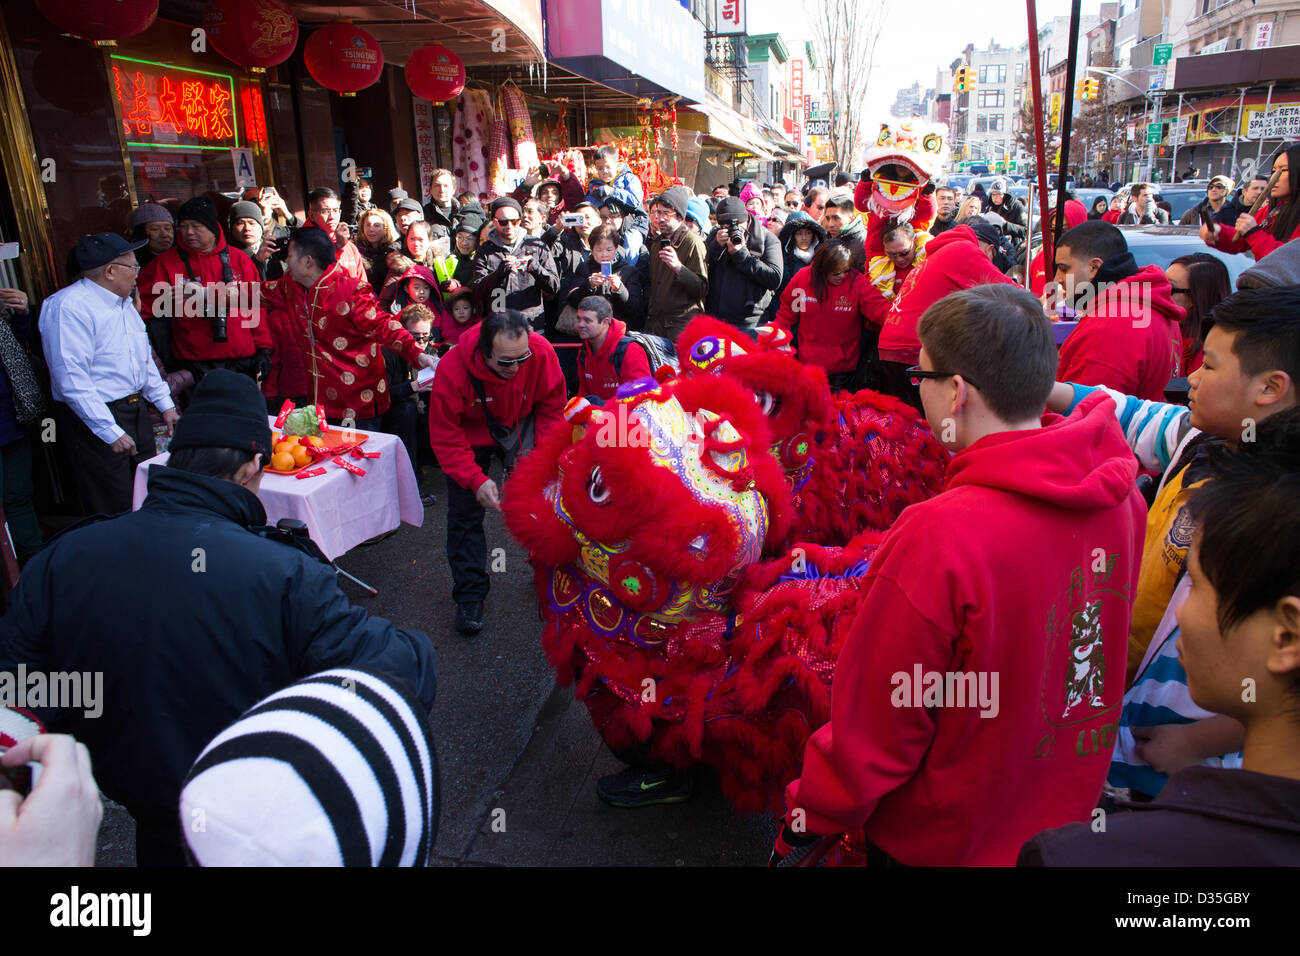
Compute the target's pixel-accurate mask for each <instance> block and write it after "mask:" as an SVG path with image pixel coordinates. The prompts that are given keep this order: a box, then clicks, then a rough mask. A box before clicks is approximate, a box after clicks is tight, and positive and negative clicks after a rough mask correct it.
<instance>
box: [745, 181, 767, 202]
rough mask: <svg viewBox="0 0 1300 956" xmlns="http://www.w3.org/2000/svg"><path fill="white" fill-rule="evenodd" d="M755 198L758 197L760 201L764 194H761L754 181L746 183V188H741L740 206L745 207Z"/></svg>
mask: <svg viewBox="0 0 1300 956" xmlns="http://www.w3.org/2000/svg"><path fill="white" fill-rule="evenodd" d="M755 196H757V197H758V198H760V199H762V198H763V194H762V193H761V192H759V189H758V187H757V186H755V185H754V183H753V182H752V181H751V182H747V183H745V185H744V187H743V188H741V190H740V204H741V205H742V206H743V205H744V204H745V203H747V202H749V201H750V200H751V199H753V198H754V197H755Z"/></svg>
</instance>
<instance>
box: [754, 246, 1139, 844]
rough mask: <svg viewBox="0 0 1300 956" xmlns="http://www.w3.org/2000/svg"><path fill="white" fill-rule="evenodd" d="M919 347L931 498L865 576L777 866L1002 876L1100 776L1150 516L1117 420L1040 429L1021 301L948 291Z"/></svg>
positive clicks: (1093, 792) (1050, 358) (1001, 294)
mask: <svg viewBox="0 0 1300 956" xmlns="http://www.w3.org/2000/svg"><path fill="white" fill-rule="evenodd" d="M953 231H955V230H949V231H948V232H946V233H944V235H943V237H941V238H944V239H946V238H947V237H948V236H950V235H951V234H952V232H953ZM935 241H936V242H937V241H940V240H935ZM933 261H934V260H930V262H931V263H933ZM917 332H918V335H919V338H920V343H921V351H920V365H919V366H916V367H913V368H912V369H910V370H909V372H910V375H911V377H912V378H913V379H914V380H915V381H917V382H918V383H919V388H920V392H921V401H922V404H923V405H924V407H925V415H926V418H927V419H928V421H929V423H930V427H931V428H932V429H933V430H934V434H935V435H936V436H937V437H938V438H939V440H940V441H941V442H942V443H943V444H944V445H945V446H946V447H948V448H949V449H950V450H952V451H953V452H954V455H953V458H952V460H951V462H950V463H949V465H948V481H947V486H946V487H945V489H944V491H943V493H942V494H940V495H938V496H937V497H935V498H932V499H930V500H929V501H923V502H920V503H919V504H914V505H912V506H910V507H909V508H908V509H907V510H906V511H904V512H903V514H902V516H901V517H900V518H899V519H898V520H897V521H896V522H895V523H894V525H893V526H892V527H891V528H890V529H889V530H888V531H887V532H885V535H884V537H883V539H882V541H881V543H880V546H879V548H878V550H877V551H876V552H875V554H874V555H873V557H872V559H871V566H870V569H869V570H868V571H867V578H868V580H869V582H870V583H869V587H868V588H867V589H866V591H865V597H864V599H863V601H862V604H861V606H860V607H859V610H858V615H857V619H856V622H855V624H854V626H853V629H852V631H851V632H850V634H849V636H848V638H847V639H846V640H845V643H844V647H843V649H842V651H841V652H840V656H839V663H838V664H837V666H836V670H835V679H834V683H833V685H832V689H831V719H830V722H829V723H827V724H826V725H824V726H823V727H821V728H820V729H819V730H817V731H816V732H815V733H814V734H813V735H812V737H811V738H809V740H808V744H807V747H806V748H805V751H804V761H803V769H802V774H801V776H800V778H799V779H798V780H796V781H795V782H794V783H792V784H790V786H789V787H788V788H787V789H786V807H787V817H786V827H785V830H784V831H783V833H782V835H781V838H780V840H779V841H778V843H777V847H776V850H775V852H774V856H775V857H783V856H785V855H788V854H787V848H792V847H794V846H798V845H804V844H807V843H808V842H809V837H810V835H812V834H821V835H829V834H837V833H840V832H842V831H856V830H858V829H862V830H863V831H864V832H865V836H866V839H867V841H868V845H867V848H866V849H867V859H868V862H869V863H871V864H888V863H890V862H897V863H902V864H907V865H912V866H919V865H939V866H955V865H1009V864H1011V863H1012V862H1013V861H1014V860H1015V859H1016V854H1017V853H1018V852H1019V851H1020V847H1021V846H1022V845H1023V844H1024V842H1025V840H1026V839H1028V838H1029V837H1030V836H1032V835H1033V834H1034V833H1037V832H1039V830H1041V829H1043V828H1044V827H1045V826H1049V825H1053V824H1046V823H1044V822H1042V821H1047V820H1055V821H1058V822H1057V823H1056V824H1054V825H1056V826H1059V825H1061V824H1062V823H1065V822H1067V821H1071V820H1086V819H1088V818H1089V815H1090V814H1091V812H1092V810H1093V808H1094V807H1095V806H1096V803H1097V799H1098V797H1099V796H1100V794H1101V788H1102V783H1103V781H1104V780H1105V777H1106V769H1107V767H1108V765H1109V760H1110V748H1109V746H1103V745H1102V744H1101V741H1102V740H1104V739H1105V738H1106V735H1107V733H1109V732H1112V730H1113V722H1114V720H1115V719H1116V717H1117V716H1118V713H1119V704H1120V696H1121V686H1120V682H1119V680H1118V679H1117V672H1118V670H1119V668H1120V667H1121V666H1122V662H1123V660H1124V642H1125V638H1124V634H1125V632H1126V631H1127V628H1128V624H1129V615H1130V613H1131V610H1132V607H1131V604H1130V602H1129V598H1128V596H1127V595H1128V594H1129V593H1131V592H1132V589H1133V587H1134V586H1135V585H1136V583H1137V576H1138V558H1139V555H1140V553H1141V543H1142V527H1143V521H1144V513H1145V507H1144V503H1143V501H1142V496H1141V495H1140V494H1139V493H1138V491H1137V488H1136V486H1135V484H1134V479H1135V478H1136V477H1137V463H1136V462H1135V461H1134V460H1133V455H1132V453H1131V452H1130V451H1129V449H1128V447H1127V446H1126V445H1125V443H1124V436H1123V434H1122V433H1121V431H1120V429H1119V427H1118V425H1117V424H1116V422H1115V412H1114V408H1113V405H1114V403H1113V402H1112V400H1111V399H1110V398H1109V397H1108V396H1104V395H1096V396H1093V397H1092V398H1090V399H1087V400H1086V401H1084V402H1083V403H1081V405H1080V407H1079V408H1078V409H1077V410H1076V411H1075V413H1074V414H1072V415H1071V416H1069V417H1068V418H1062V417H1060V416H1056V415H1046V416H1045V415H1044V413H1043V406H1044V402H1045V400H1046V398H1047V395H1048V393H1049V392H1050V391H1051V389H1052V379H1053V377H1054V373H1055V369H1056V346H1055V343H1054V341H1053V338H1052V330H1051V324H1050V323H1049V322H1048V320H1047V316H1046V315H1044V313H1043V308H1042V305H1041V304H1040V303H1039V301H1038V299H1037V298H1036V297H1035V296H1034V295H1033V294H1031V293H1030V292H1027V291H1026V290H1024V289H1019V288H1016V287H1015V286H1011V285H1005V284H993V285H982V286H977V287H976V288H973V289H968V290H965V291H958V292H953V293H951V294H949V295H947V296H946V297H944V298H942V299H941V300H940V301H938V302H936V303H935V304H934V305H932V306H930V308H928V309H927V310H926V311H925V313H924V315H922V316H921V320H920V323H919V325H918V326H917ZM1031 543H1035V544H1031ZM936 687H937V688H938V693H937V694H936V693H935V688H936ZM981 688H982V689H981ZM801 830H802V832H801ZM814 839H815V838H814Z"/></svg>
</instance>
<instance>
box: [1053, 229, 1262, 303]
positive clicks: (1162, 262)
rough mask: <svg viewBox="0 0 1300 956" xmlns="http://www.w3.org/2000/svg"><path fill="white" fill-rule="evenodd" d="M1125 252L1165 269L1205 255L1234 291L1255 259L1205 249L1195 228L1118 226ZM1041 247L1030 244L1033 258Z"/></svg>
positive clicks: (1145, 264)
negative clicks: (1193, 255)
mask: <svg viewBox="0 0 1300 956" xmlns="http://www.w3.org/2000/svg"><path fill="white" fill-rule="evenodd" d="M1119 229H1120V231H1121V232H1122V233H1124V239H1125V241H1126V242H1127V243H1128V251H1129V252H1131V253H1132V254H1133V259H1134V261H1136V262H1137V264H1138V265H1139V266H1159V267H1160V268H1161V269H1164V268H1166V267H1167V266H1168V265H1169V263H1171V262H1173V261H1174V260H1175V259H1177V258H1178V257H1179V256H1185V255H1189V254H1190V253H1193V252H1208V253H1209V254H1210V255H1212V256H1215V257H1216V258H1218V259H1221V260H1222V261H1223V264H1224V265H1225V266H1227V267H1228V278H1229V279H1230V280H1231V282H1232V287H1233V288H1234V289H1235V288H1236V287H1237V276H1239V275H1241V273H1242V272H1243V271H1244V270H1246V269H1249V268H1250V267H1251V266H1253V265H1254V264H1255V257H1254V256H1251V255H1248V254H1246V253H1231V252H1221V251H1220V250H1218V249H1212V248H1210V247H1209V246H1207V245H1206V244H1205V243H1204V242H1203V241H1202V240H1201V237H1200V234H1199V232H1198V231H1197V229H1196V227H1195V226H1120V227H1119ZM1040 246H1041V243H1039V242H1035V243H1034V250H1033V251H1034V254H1037V253H1038V249H1039V247H1040Z"/></svg>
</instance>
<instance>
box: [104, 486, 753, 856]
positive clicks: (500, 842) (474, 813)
mask: <svg viewBox="0 0 1300 956" xmlns="http://www.w3.org/2000/svg"><path fill="white" fill-rule="evenodd" d="M433 474H434V481H433V482H431V484H430V487H431V488H432V489H433V490H434V491H435V493H436V494H437V496H438V503H437V504H436V505H434V506H432V507H430V508H427V509H426V510H425V522H424V525H423V527H420V528H413V527H410V526H408V525H402V526H401V528H400V529H399V530H398V531H397V532H396V533H395V534H393V535H392V536H391V537H388V538H384V539H383V540H381V541H379V542H377V543H375V544H370V545H366V546H363V547H359V548H356V549H354V550H353V551H351V552H349V553H348V554H346V555H344V556H343V557H342V558H340V559H339V562H338V563H339V565H340V566H341V567H343V568H345V569H346V570H347V571H349V572H351V573H352V574H354V575H356V576H357V577H358V578H360V579H362V580H363V581H366V582H367V583H369V584H371V585H373V586H374V587H375V588H377V589H378V590H379V595H378V596H377V597H371V596H369V595H368V594H367V593H366V592H365V591H363V590H362V589H361V588H359V587H357V586H356V585H354V584H352V583H351V582H348V581H346V580H345V579H343V578H340V580H341V581H342V582H343V589H344V591H345V592H346V593H347V594H348V596H349V597H351V598H352V600H353V601H354V602H355V603H357V604H358V605H360V606H361V607H364V608H365V609H366V610H367V611H369V612H370V613H371V614H377V615H380V616H382V617H386V618H388V619H389V620H391V621H393V622H394V623H395V624H397V625H398V626H399V627H404V628H411V629H418V630H422V631H424V632H425V633H427V634H428V635H429V637H430V638H432V639H433V643H434V646H435V647H436V648H437V653H438V698H437V701H436V703H435V704H434V708H433V713H432V717H431V721H432V727H433V734H434V739H435V741H436V745H437V748H438V758H439V762H440V763H441V770H442V813H441V820H440V824H439V829H438V839H437V845H436V858H435V860H434V863H435V864H437V865H446V866H455V865H471V866H755V865H761V864H763V863H764V862H766V860H767V856H768V852H769V850H770V849H771V846H772V839H773V837H774V836H775V827H774V824H773V822H772V821H771V820H770V819H768V818H767V817H764V816H742V815H740V814H738V813H736V812H735V811H734V810H733V809H732V808H731V806H730V804H728V803H727V801H726V800H725V799H724V798H723V796H722V794H721V791H720V789H719V787H718V784H717V780H716V778H714V777H712V776H711V775H710V774H709V773H707V772H700V773H698V774H697V785H696V793H695V795H694V796H693V797H692V799H691V800H690V801H688V802H687V803H684V804H678V805H675V806H659V807H646V808H642V809H638V810H618V809H614V808H612V807H608V806H606V805H605V804H603V803H601V802H600V800H598V799H597V797H596V792H595V782H596V780H597V779H598V778H600V777H601V776H603V775H605V774H607V773H613V772H616V771H617V770H619V769H621V767H622V765H621V764H620V763H619V761H618V760H617V759H616V758H615V757H614V756H613V755H612V754H611V753H610V752H609V750H608V749H607V748H606V747H605V746H604V745H603V744H602V742H601V740H600V737H599V735H597V733H596V731H595V730H594V729H593V728H592V726H591V721H590V720H589V718H588V716H587V711H586V708H585V707H584V706H583V705H582V704H581V703H579V702H577V701H576V700H574V697H573V692H572V688H569V687H559V686H557V685H556V683H555V680H554V673H553V671H552V670H551V668H550V666H549V665H548V664H547V662H546V659H545V657H544V656H543V653H542V649H541V644H540V640H539V638H540V634H541V620H540V618H539V616H538V612H537V600H536V597H535V595H534V592H533V586H532V569H531V567H530V566H529V565H528V562H527V560H526V559H525V556H524V553H523V551H522V550H521V549H520V548H519V546H518V545H517V544H515V542H514V541H513V540H512V539H511V538H510V535H509V533H508V532H507V531H506V529H505V525H504V522H503V521H502V519H501V516H500V515H499V514H497V513H494V512H489V514H488V517H487V520H486V528H487V540H488V551H489V555H490V558H489V566H491V564H492V557H498V558H499V557H501V556H502V555H504V567H503V569H502V570H499V571H496V572H494V573H492V575H491V580H492V593H491V595H490V596H489V598H488V603H487V608H486V610H487V615H486V616H487V627H486V628H485V629H484V630H483V632H482V633H481V634H478V635H476V636H474V637H468V638H467V637H463V636H461V635H460V634H458V633H457V632H456V630H455V628H454V626H453V622H454V619H455V612H456V606H455V604H454V603H453V602H452V600H451V575H450V572H449V570H448V568H447V561H446V557H445V555H444V551H443V541H444V537H445V534H446V518H447V506H446V489H445V486H444V483H443V478H442V475H441V473H438V472H435V473H433ZM507 487H508V486H507ZM507 493H508V492H507ZM497 548H501V549H504V550H503V552H496V551H495V550H494V549H497ZM497 566H498V567H501V566H502V565H501V564H500V562H498V564H497ZM134 862H135V839H134V825H133V823H132V821H131V818H130V816H129V815H127V813H126V812H125V811H124V810H122V809H121V808H120V807H117V806H116V805H113V804H106V809H105V814H104V823H103V825H102V826H101V828H100V834H99V854H98V863H99V865H100V866H131V865H134Z"/></svg>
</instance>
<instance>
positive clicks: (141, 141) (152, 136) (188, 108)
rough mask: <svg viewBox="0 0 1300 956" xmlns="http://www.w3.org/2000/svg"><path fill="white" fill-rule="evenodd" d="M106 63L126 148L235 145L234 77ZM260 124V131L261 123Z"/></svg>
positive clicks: (125, 61) (118, 60)
mask: <svg viewBox="0 0 1300 956" xmlns="http://www.w3.org/2000/svg"><path fill="white" fill-rule="evenodd" d="M111 59H112V63H113V89H114V93H115V95H116V96H117V104H118V109H119V111H120V113H121V116H122V131H123V133H124V134H125V136H126V140H127V145H130V146H161V147H166V148H177V149H230V148H231V147H232V146H238V145H239V120H238V116H237V108H236V106H235V81H234V78H233V77H231V76H227V75H224V74H221V73H207V72H202V71H198V70H186V69H181V68H180V67H174V66H167V65H165V64H162V63H152V62H149V61H147V60H135V59H131V58H129V57H122V56H115V57H112V58H111ZM259 99H260V97H259ZM262 123H263V125H262V127H261V128H262V130H265V125H264V124H265V119H263V120H262ZM264 136H265V134H264V133H263V141H264ZM259 145H260V144H259Z"/></svg>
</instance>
